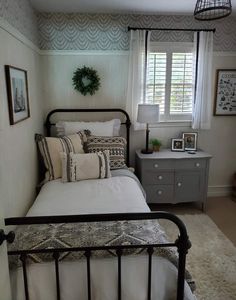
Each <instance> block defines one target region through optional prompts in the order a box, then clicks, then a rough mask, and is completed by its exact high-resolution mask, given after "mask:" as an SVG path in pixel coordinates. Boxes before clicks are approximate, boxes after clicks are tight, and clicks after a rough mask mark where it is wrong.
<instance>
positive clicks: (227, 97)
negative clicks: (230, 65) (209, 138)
mask: <svg viewBox="0 0 236 300" xmlns="http://www.w3.org/2000/svg"><path fill="white" fill-rule="evenodd" d="M214 115H215V116H236V69H217V70H216V88H215V104H214Z"/></svg>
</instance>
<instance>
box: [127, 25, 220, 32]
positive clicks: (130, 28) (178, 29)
mask: <svg viewBox="0 0 236 300" xmlns="http://www.w3.org/2000/svg"><path fill="white" fill-rule="evenodd" d="M130 30H151V31H154V30H164V31H212V32H215V31H216V29H215V28H213V29H201V28H199V29H184V28H148V27H130V26H128V31H130Z"/></svg>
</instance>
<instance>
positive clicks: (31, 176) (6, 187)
mask: <svg viewBox="0 0 236 300" xmlns="http://www.w3.org/2000/svg"><path fill="white" fill-rule="evenodd" d="M0 44H1V47H0V107H1V109H0V149H1V151H0V191H1V194H0V201H1V207H3V209H4V212H5V217H7V216H22V215H23V214H25V212H26V211H27V209H28V207H29V205H30V204H31V203H32V201H33V200H34V198H35V187H36V184H37V157H36V147H35V142H34V134H35V133H36V132H42V124H43V116H42V96H41V76H40V55H39V53H38V52H37V51H38V50H37V48H36V47H35V46H34V45H33V44H32V43H31V41H29V40H28V39H26V38H25V37H24V36H22V34H21V33H20V32H18V31H17V30H16V29H15V28H13V27H12V26H11V25H10V24H9V23H8V22H6V20H3V19H2V18H0ZM7 64H9V65H12V66H16V67H19V68H22V69H24V70H27V72H28V73H27V75H28V87H29V103H30V111H31V117H30V118H29V119H27V120H24V121H22V122H20V123H18V124H15V125H12V126H10V124H9V114H8V101H7V93H6V84H5V71H4V65H7Z"/></svg>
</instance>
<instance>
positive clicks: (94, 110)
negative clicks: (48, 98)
mask: <svg viewBox="0 0 236 300" xmlns="http://www.w3.org/2000/svg"><path fill="white" fill-rule="evenodd" d="M98 112H99V113H120V114H122V115H123V117H125V120H124V122H121V124H122V125H124V126H125V127H126V140H127V145H126V164H127V166H128V167H129V151H130V126H131V122H130V117H129V115H128V113H127V112H126V111H125V110H123V109H120V108H104V109H103V108H59V109H54V110H52V111H50V112H49V113H48V115H47V118H46V122H45V127H46V130H47V135H48V136H51V128H52V126H55V125H56V124H55V123H54V122H52V121H51V119H52V117H53V116H55V114H59V113H61V114H62V113H63V114H65V113H66V114H67V113H68V114H69V113H98ZM97 121H99V120H97Z"/></svg>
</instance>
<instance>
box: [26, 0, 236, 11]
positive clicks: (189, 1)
mask: <svg viewBox="0 0 236 300" xmlns="http://www.w3.org/2000/svg"><path fill="white" fill-rule="evenodd" d="M30 1H31V3H32V5H33V7H34V8H35V9H36V10H38V11H41V12H64V13H147V14H192V13H193V11H194V7H195V4H196V0H170V1H168V0H30ZM231 2H232V6H233V7H236V0H232V1H231Z"/></svg>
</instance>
